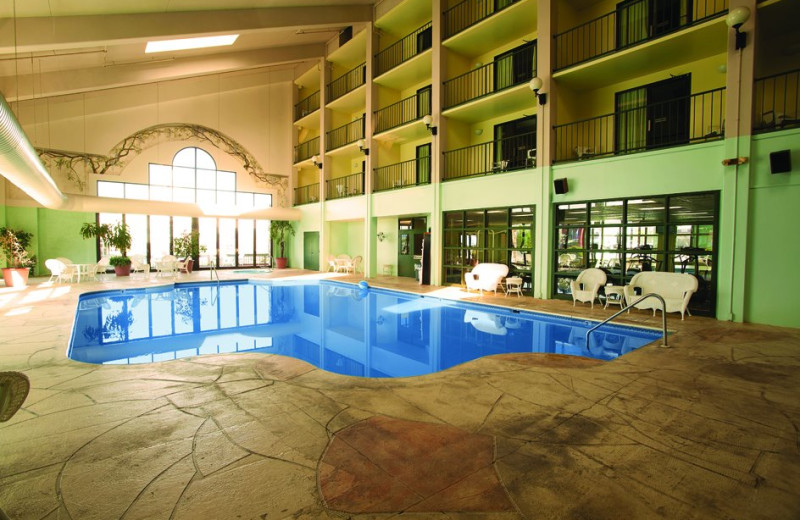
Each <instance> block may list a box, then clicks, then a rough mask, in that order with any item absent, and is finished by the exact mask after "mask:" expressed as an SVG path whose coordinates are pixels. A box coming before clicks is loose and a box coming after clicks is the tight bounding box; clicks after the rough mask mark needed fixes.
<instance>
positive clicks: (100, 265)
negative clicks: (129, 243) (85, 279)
mask: <svg viewBox="0 0 800 520" xmlns="http://www.w3.org/2000/svg"><path fill="white" fill-rule="evenodd" d="M110 265H111V257H110V256H108V255H106V256H104V257H102V258H101V259H100V260H98V262H97V265H96V266H95V268H94V279H95V280H99V278H97V275H100V274H106V270H107V269H108V267H109V266H110Z"/></svg>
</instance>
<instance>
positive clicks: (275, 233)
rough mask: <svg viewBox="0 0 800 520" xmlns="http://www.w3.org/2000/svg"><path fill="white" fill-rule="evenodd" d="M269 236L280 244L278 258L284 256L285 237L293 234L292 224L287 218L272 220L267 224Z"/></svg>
mask: <svg viewBox="0 0 800 520" xmlns="http://www.w3.org/2000/svg"><path fill="white" fill-rule="evenodd" d="M269 236H270V238H272V240H273V241H277V242H278V244H279V245H280V251H281V254H280V255H279V256H278V258H285V257H286V255H285V254H284V253H285V245H286V237H289V236H294V225H293V224H292V223H291V222H289V221H288V220H273V221H272V222H271V223H270V225H269Z"/></svg>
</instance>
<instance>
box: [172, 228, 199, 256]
mask: <svg viewBox="0 0 800 520" xmlns="http://www.w3.org/2000/svg"><path fill="white" fill-rule="evenodd" d="M172 251H173V252H174V253H175V256H177V257H178V258H188V257H192V258H196V257H198V256H200V253H205V252H206V246H201V245H200V233H199V232H198V231H190V232H187V233H183V234H182V235H181V236H178V237H175V238H174V239H173V240H172Z"/></svg>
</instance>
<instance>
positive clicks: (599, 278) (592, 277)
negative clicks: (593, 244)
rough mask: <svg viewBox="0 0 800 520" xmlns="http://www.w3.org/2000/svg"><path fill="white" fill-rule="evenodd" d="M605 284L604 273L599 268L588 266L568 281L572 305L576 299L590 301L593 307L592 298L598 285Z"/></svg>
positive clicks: (595, 297)
mask: <svg viewBox="0 0 800 520" xmlns="http://www.w3.org/2000/svg"><path fill="white" fill-rule="evenodd" d="M605 284H606V273H605V272H603V271H602V270H600V269H596V268H594V267H593V268H590V269H585V270H583V271H581V273H580V274H579V275H578V277H577V278H576V279H575V280H573V281H571V282H570V283H569V285H570V289H572V306H573V307H574V306H575V302H576V301H580V302H590V303H591V304H592V307H593V308H594V300H595V299H597V292H598V291H599V290H600V287H602V286H604V285H605Z"/></svg>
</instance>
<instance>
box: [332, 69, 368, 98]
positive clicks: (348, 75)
mask: <svg viewBox="0 0 800 520" xmlns="http://www.w3.org/2000/svg"><path fill="white" fill-rule="evenodd" d="M366 81H367V64H366V63H362V64H361V65H359V66H358V67H356V68H354V69H352V70H350V71H348V72H345V73H344V74H342V75H341V76H339V77H338V78H336V79H335V80H333V81H331V82H330V83H328V86H327V89H328V99H327V102H328V103H330V102H331V101H334V100H336V99H339V98H340V97H342V96H344V95H345V94H347V93H348V92H352V91H354V90H355V89H357V88H358V87H360V86H361V85H363V84H364V83H365V82H366Z"/></svg>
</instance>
